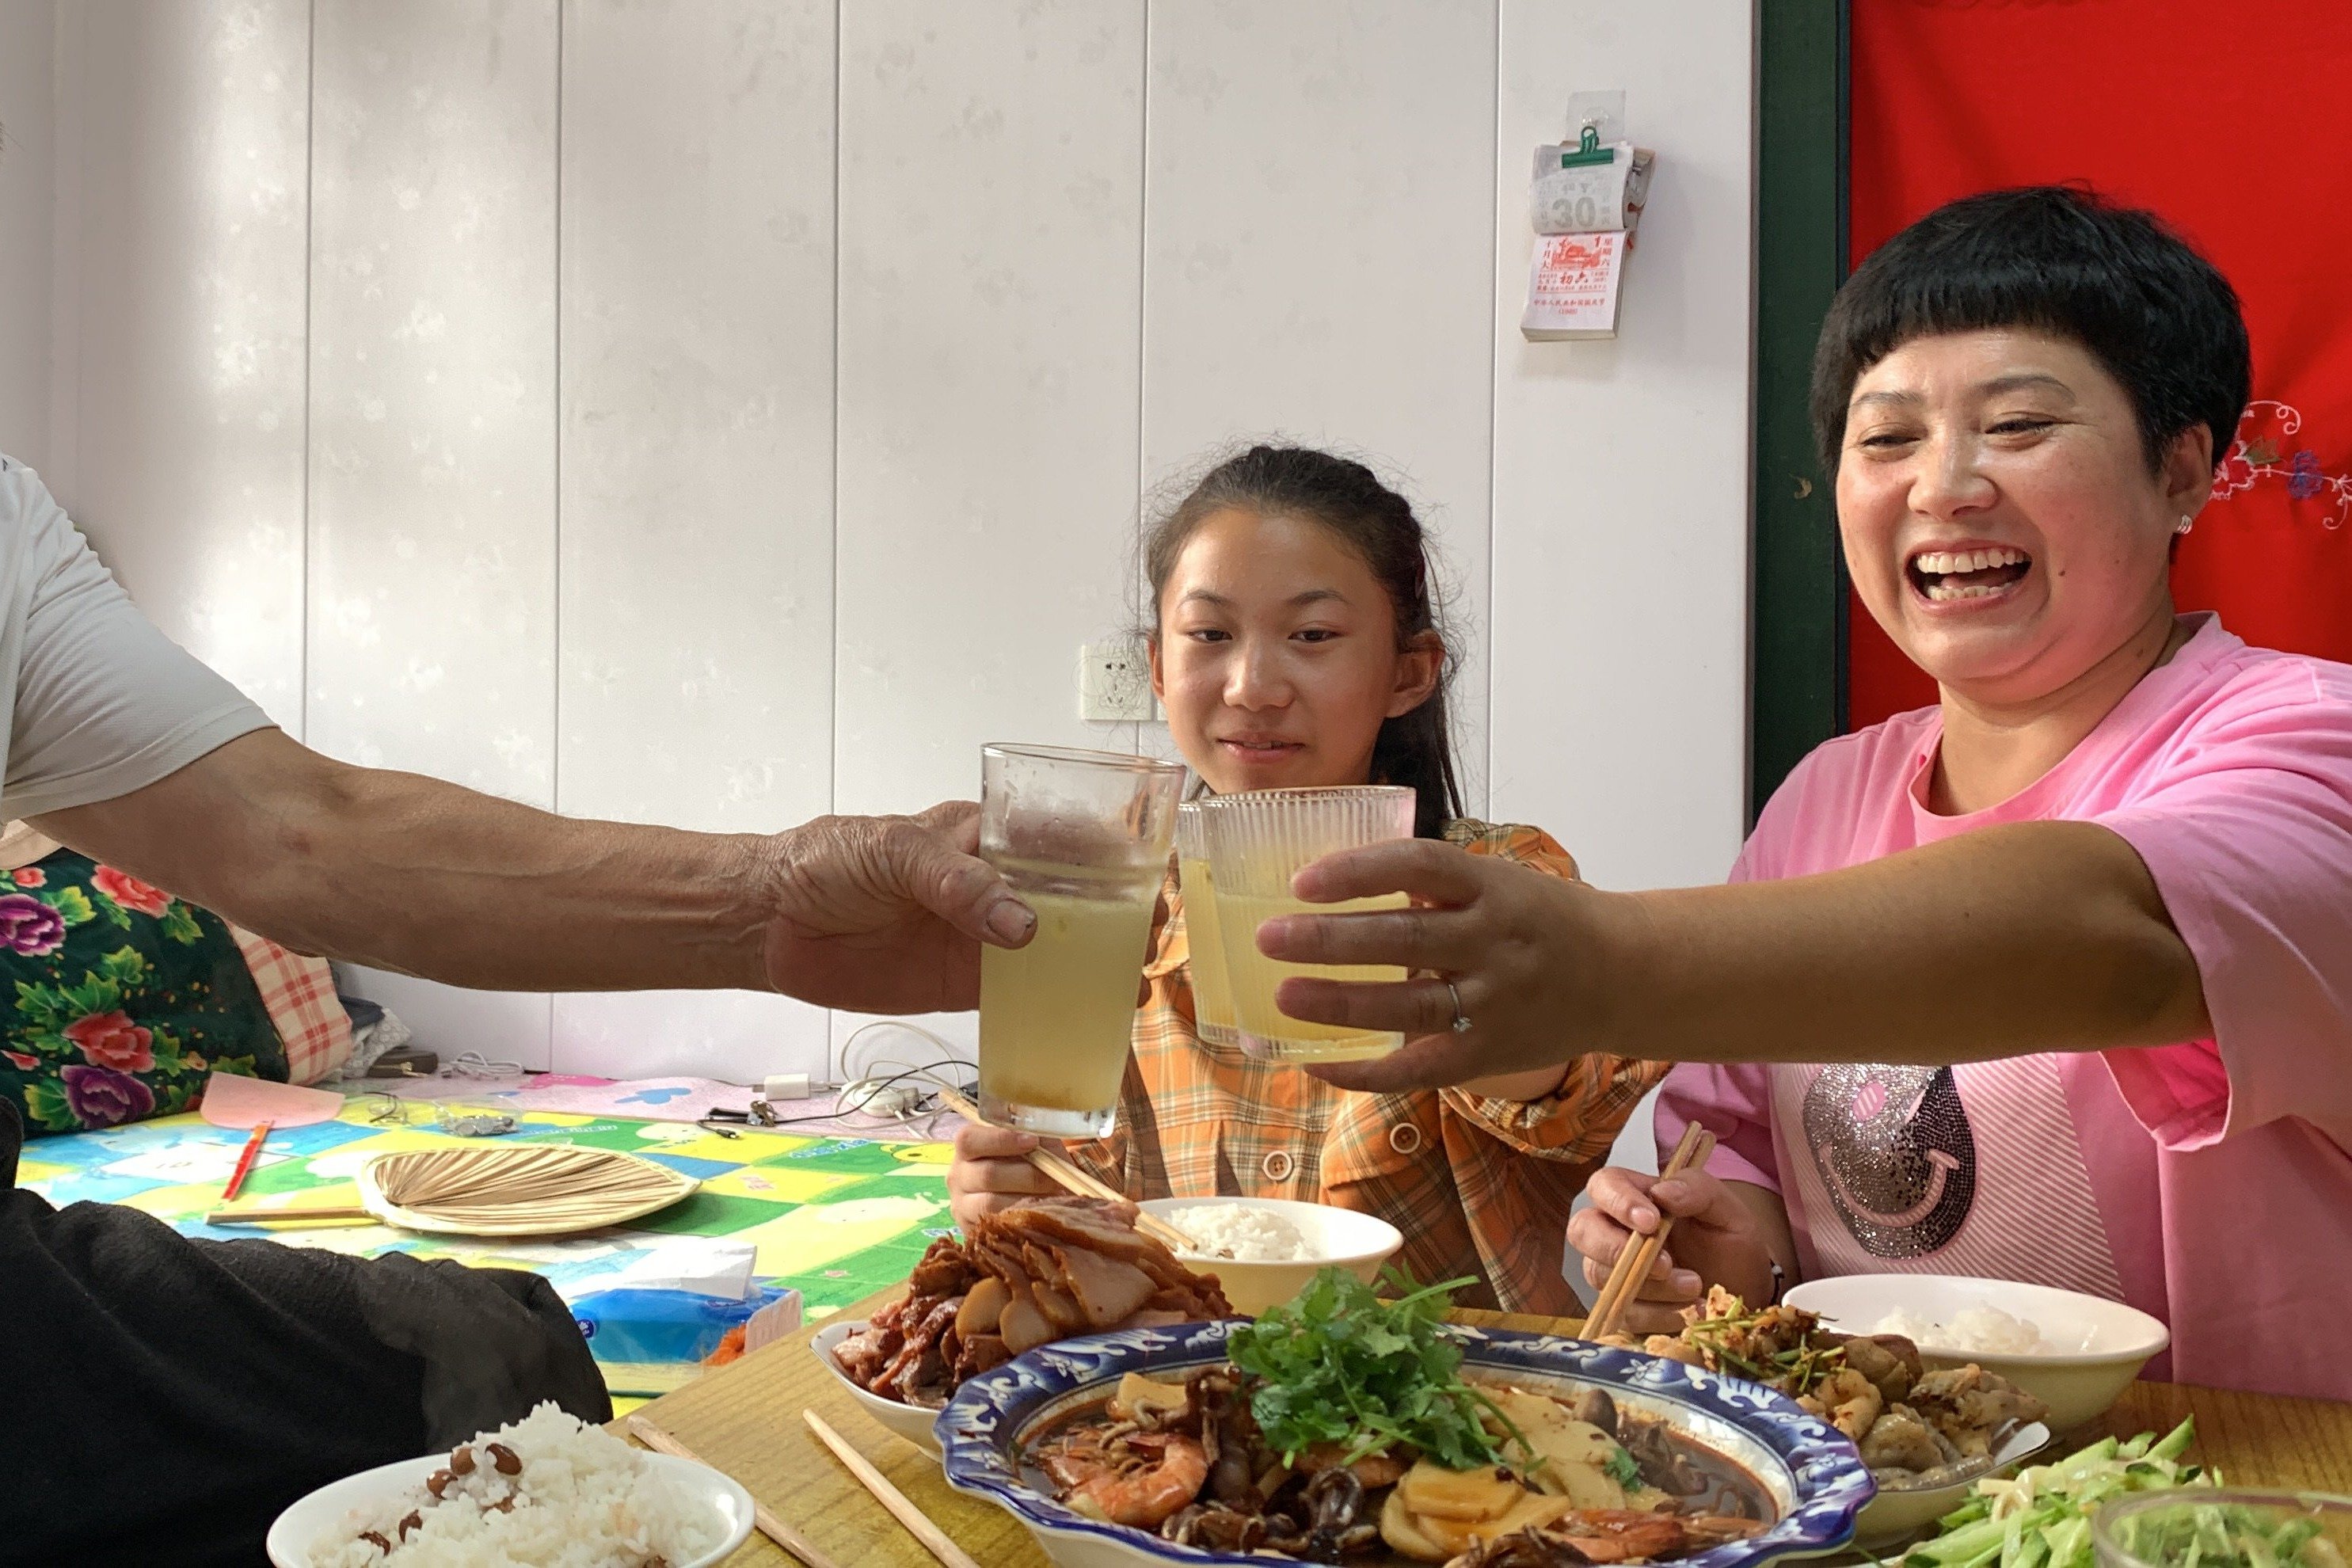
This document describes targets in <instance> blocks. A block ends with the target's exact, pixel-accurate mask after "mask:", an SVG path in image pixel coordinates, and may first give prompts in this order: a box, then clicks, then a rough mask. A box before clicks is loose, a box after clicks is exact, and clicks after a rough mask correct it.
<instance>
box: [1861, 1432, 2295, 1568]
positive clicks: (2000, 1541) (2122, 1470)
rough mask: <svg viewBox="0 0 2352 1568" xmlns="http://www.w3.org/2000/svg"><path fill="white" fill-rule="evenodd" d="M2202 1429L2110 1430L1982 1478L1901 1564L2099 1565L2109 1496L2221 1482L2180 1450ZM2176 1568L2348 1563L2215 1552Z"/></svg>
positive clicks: (1991, 1567)
mask: <svg viewBox="0 0 2352 1568" xmlns="http://www.w3.org/2000/svg"><path fill="white" fill-rule="evenodd" d="M2196 1435H2197V1431H2196V1424H2195V1422H2194V1421H2193V1420H2191V1421H2183V1422H2182V1423H2181V1424H2180V1425H2179V1426H2176V1427H2174V1428H2173V1429H2172V1431H2171V1432H2169V1433H2168V1434H2167V1435H2166V1436H2164V1437H2163V1438H2162V1439H2161V1440H2159V1439H2158V1437H2157V1436H2156V1434H2155V1433H2153V1432H2143V1433H2141V1434H2140V1435H2139V1436H2137V1437H2134V1438H2133V1439H2131V1441H2129V1442H2127V1443H2125V1442H2118V1441H2117V1440H2116V1439H2115V1438H2113V1437H2107V1438H2103V1439H2102V1440H2100V1441H2099V1442H2096V1443H2094V1444H2092V1445H2091V1446H2090V1447H2087V1448H2084V1449H2081V1450H2080V1451H2078V1452H2076V1453H2074V1454H2070V1455H2068V1456H2067V1457H2066V1458H2063V1459H2060V1460H2058V1461H2056V1462H2055V1463H2053V1464H2048V1465H2032V1466H2029V1467H2028V1468H2025V1469H2023V1470H2021V1471H2019V1472H2018V1474H2017V1477H2016V1479H2013V1480H2003V1479H1985V1480H1981V1481H1979V1482H1978V1483H1977V1495H1976V1496H1975V1497H1974V1498H1972V1499H1970V1500H1969V1501H1968V1502H1967V1503H1965V1504H1964V1505H1962V1506H1961V1507H1960V1508H1958V1509H1957V1510H1954V1511H1953V1512H1951V1513H1948V1514H1946V1515H1945V1516H1944V1518H1943V1520H1942V1521H1940V1525H1941V1528H1940V1533H1938V1534H1937V1536H1936V1537H1935V1538H1934V1539H1932V1540H1930V1541H1927V1542H1923V1543H1922V1544H1920V1545H1918V1546H1915V1547H1913V1548H1912V1549H1911V1550H1910V1551H1909V1552H1906V1554H1905V1555H1904V1557H1903V1560H1902V1568H1996V1565H1998V1568H2092V1564H2093V1561H2094V1552H2093V1551H2092V1546H2091V1516H2092V1515H2093V1514H2095V1513H2096V1512H2098V1511H2099V1509H2100V1508H2101V1507H2102V1506H2103V1505H2105V1503H2107V1502H2109V1501H2111V1500H2114V1499H2116V1498H2119V1497H2124V1496H2127V1495H2129V1494H2132V1493H2136V1492H2155V1491H2171V1490H2175V1489H2186V1488H2210V1487H2214V1486H2217V1485H2219V1484H2220V1482H2219V1479H2218V1478H2216V1477H2215V1476H2213V1475H2212V1474H2211V1472H2210V1471H2207V1470H2204V1469H2201V1468H2199V1467H2198V1466H2195V1465H2192V1464H2189V1463H2187V1462H2186V1461H2185V1460H2184V1459H2183V1458H2181V1456H2182V1455H2184V1454H2186V1453H2187V1452H2188V1451H2189V1444H2190V1443H2191V1442H2192V1441H2194V1440H2195V1438H2196ZM2177 1568H2341V1565H2340V1564H2323V1563H2308V1564H2305V1563H2293V1562H2289V1561H2286V1560H2281V1561H2279V1562H2276V1563H2262V1562H2260V1561H2258V1560H2254V1559H2251V1558H2250V1559H2247V1560H2244V1561H2242V1562H2241V1563H2236V1564H2231V1563H2229V1562H2227V1561H2225V1560H2222V1559H2220V1558H2213V1559H2208V1560H2206V1562H2205V1563H2203V1564H2201V1565H2200V1564H2198V1563H2180V1564H2179V1565H2177Z"/></svg>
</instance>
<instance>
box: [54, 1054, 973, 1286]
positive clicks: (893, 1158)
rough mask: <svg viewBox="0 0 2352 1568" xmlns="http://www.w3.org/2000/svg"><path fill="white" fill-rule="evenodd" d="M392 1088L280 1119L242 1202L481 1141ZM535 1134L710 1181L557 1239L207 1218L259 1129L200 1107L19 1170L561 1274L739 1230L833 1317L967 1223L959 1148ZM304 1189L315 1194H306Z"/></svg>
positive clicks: (772, 1136) (337, 1182)
mask: <svg viewBox="0 0 2352 1568" xmlns="http://www.w3.org/2000/svg"><path fill="white" fill-rule="evenodd" d="M382 1106H383V1100H381V1099H378V1100H374V1101H373V1102H371V1101H370V1100H359V1099H355V1100H352V1101H351V1102H350V1103H349V1104H348V1105H346V1106H345V1107H344V1110H343V1112H342V1115H341V1117H340V1118H339V1119H338V1120H336V1121H325V1122H320V1123H317V1124H315V1125H313V1126H310V1127H296V1128H289V1129H286V1130H283V1131H276V1132H273V1133H271V1134H270V1137H269V1142H268V1146H267V1148H266V1150H265V1152H264V1153H263V1156H262V1161H261V1163H260V1164H259V1165H257V1167H256V1168H255V1170H254V1172H253V1173H252V1175H250V1176H249V1177H247V1180H246V1184H245V1190H244V1191H243V1192H242V1193H240V1194H238V1197H237V1206H238V1207H240V1208H243V1207H245V1206H247V1205H249V1204H254V1203H258V1202H266V1201H267V1200H268V1199H271V1198H279V1197H285V1198H292V1199H293V1200H294V1201H297V1202H299V1203H300V1204H303V1205H311V1206H323V1205H329V1204H333V1203H336V1202H338V1201H341V1202H348V1203H356V1202H357V1201H358V1194H357V1191H356V1189H355V1188H354V1187H353V1186H352V1179H353V1177H354V1176H355V1175H356V1174H357V1173H358V1171H359V1169H360V1167H361V1166H362V1165H363V1164H365V1163H367V1161H368V1160H370V1159H371V1158H373V1156H375V1155H377V1154H383V1153H389V1152H392V1151H394V1150H399V1149H425V1148H436V1147H443V1146H446V1145H449V1144H452V1143H464V1142H481V1140H477V1139H459V1138H454V1137H452V1136H450V1135H448V1134H446V1133H443V1132H441V1131H438V1130H437V1129H436V1127H435V1126H434V1123H433V1110H432V1107H431V1106H430V1105H427V1104H423V1103H417V1102H409V1103H407V1104H406V1106H405V1108H404V1111H403V1112H402V1114H404V1115H405V1116H406V1117H407V1119H408V1120H407V1121H406V1122H404V1123H395V1122H378V1121H371V1120H370V1117H371V1116H372V1115H373V1114H376V1113H377V1110H378V1108H381V1107H382ZM514 1114H515V1115H516V1118H517V1121H518V1122H519V1123H520V1131H517V1132H515V1133H513V1134H510V1135H509V1137H508V1138H506V1139H502V1140H500V1141H501V1142H517V1141H519V1142H528V1143H576V1144H584V1145H587V1146H590V1147H593V1148H599V1149H621V1150H626V1151H628V1152H631V1153H636V1154H643V1155H645V1156H646V1158H648V1159H651V1160H655V1161H658V1162H659V1163H662V1164H666V1165H669V1166H672V1167H674V1168H676V1169H677V1170H680V1171H683V1172H685V1173H688V1175H691V1176H694V1177H696V1178H698V1180H699V1181H700V1182H701V1183H702V1185H701V1187H700V1188H699V1189H698V1191H697V1192H696V1193H695V1194H694V1195H693V1196H692V1197H690V1198H688V1199H687V1200H686V1201H685V1202H683V1203H681V1204H677V1205H673V1206H672V1207H670V1208H667V1209H664V1210H663V1211H661V1212H660V1213H659V1214H656V1215H648V1216H647V1217H646V1218H645V1219H642V1220H637V1221H635V1222H633V1223H632V1224H630V1225H629V1226H625V1227H621V1228H617V1229H614V1230H608V1231H599V1232H596V1233H594V1234H593V1235H589V1236H584V1237H570V1238H565V1239H562V1240H551V1241H520V1242H516V1241H492V1240H487V1239H475V1238H468V1237H427V1236H418V1235H414V1234H411V1233H409V1232H406V1231H400V1230H394V1229H392V1228H390V1227H388V1226H334V1227H330V1226H324V1225H317V1226H278V1227H275V1228H273V1229H271V1230H269V1231H266V1232H265V1231H261V1230H257V1229H252V1228H247V1227H244V1226H239V1227H236V1228H234V1229H227V1228H216V1227H214V1226H208V1225H206V1224H205V1215H206V1213H208V1212H209V1211H210V1210H212V1209H214V1208H215V1207H217V1206H219V1204H220V1195H221V1187H222V1184H224V1183H225V1182H226V1180H227V1178H228V1175H229V1173H230V1170H231V1169H232V1168H233V1167H234V1166H235V1165H236V1158H237V1154H238V1152H239V1151H240V1150H241V1149H242V1148H243V1146H244V1143H245V1137H246V1135H245V1134H244V1133H242V1132H232V1131H224V1130H223V1129H221V1128H217V1127H214V1126H212V1125H210V1124H209V1123H207V1122H205V1121H204V1120H203V1119H202V1118H201V1117H198V1116H195V1115H182V1116H169V1117H163V1118H160V1119H158V1120H156V1121H142V1122H138V1123H135V1124H133V1125H131V1126H128V1127H118V1128H113V1129H110V1130H108V1131H103V1132H81V1133H75V1134H71V1135H68V1136H65V1137H57V1138H42V1139H37V1140H35V1141H34V1142H30V1143H28V1144H27V1145H26V1149H25V1154H24V1160H23V1162H22V1164H21V1167H20V1170H19V1172H18V1176H17V1180H18V1182H19V1183H20V1184H22V1185H24V1186H26V1187H28V1188H30V1189H31V1190H33V1191H35V1192H37V1193H39V1194H42V1195H43V1196H44V1197H46V1198H47V1199H48V1200H49V1202H51V1203H53V1204H57V1205H65V1204H69V1203H75V1202H79V1201H82V1200H85V1199H89V1200H95V1201H100V1202H107V1203H120V1204H125V1205H129V1206H131V1207H132V1208H137V1209H142V1210H144V1211H145V1212H147V1213H149V1214H152V1215H156V1216H157V1217H158V1218H161V1219H163V1220H164V1221H166V1222H168V1223H169V1224H171V1225H172V1226H173V1227H174V1228H176V1229H177V1230H179V1231H180V1232H181V1233H182V1234H183V1235H185V1236H197V1237H212V1238H215V1239H218V1240H234V1239H236V1238H239V1237H255V1236H261V1235H269V1236H272V1237H275V1238H276V1239H278V1240H280V1241H287V1242H291V1243H295V1244H297V1245H300V1246H306V1247H331V1248H332V1249H334V1250H336V1251H339V1252H346V1253H356V1254H361V1255H365V1256H374V1255H376V1254H379V1253H385V1252H407V1253H413V1254H415V1255H416V1256H419V1257H428V1258H456V1259H457V1260H459V1261H460V1262H464V1263H469V1264H477V1265H479V1264H504V1265H508V1266H510V1267H515V1268H530V1269H534V1270H536V1271H538V1272H539V1273H541V1274H543V1275H545V1276H547V1278H548V1279H551V1280H552V1281H553V1282H554V1283H555V1284H556V1286H557V1287H558V1288H559V1289H561V1288H562V1286H563V1285H564V1283H565V1281H566V1280H567V1279H575V1278H580V1277H583V1276H585V1275H588V1274H590V1273H592V1272H601V1271H603V1270H604V1268H609V1267H611V1266H612V1265H614V1263H616V1262H618V1261H621V1260H623V1258H624V1255H625V1254H628V1253H631V1252H642V1251H644V1250H645V1249H646V1248H647V1247H651V1246H653V1245H655V1244H656V1243H658V1242H662V1241H665V1240H667V1239H670V1238H672V1237H681V1236H701V1237H724V1238H726V1239H727V1240H729V1241H731V1242H737V1243H742V1244H748V1245H751V1246H754V1247H757V1248H758V1249H759V1260H758V1263H757V1264H756V1266H755V1270H756V1273H757V1275H758V1277H759V1278H761V1279H763V1280H767V1281H770V1282H772V1283H780V1284H784V1285H789V1286H792V1287H793V1288H794V1289H798V1290H799V1291H800V1292H801V1296H802V1300H803V1310H805V1312H806V1314H807V1315H808V1316H809V1317H810V1318H812V1319H814V1318H822V1317H824V1316H826V1315H828V1314H830V1313H831V1312H833V1311H835V1310H837V1309H839V1308H841V1307H844V1306H846V1305H848V1304H849V1303H850V1302H853V1301H856V1300H861V1299H863V1298H865V1297H866V1296H869V1295H872V1294H873V1293H874V1292H875V1291H877V1290H879V1289H883V1288H884V1287H885V1286H887V1285H891V1284H895V1283H897V1282H898V1281H899V1280H901V1279H905V1278H906V1277H907V1274H908V1270H909V1269H910V1268H913V1267H914V1264H915V1262H916V1260H917V1259H918V1258H920V1257H921V1256H922V1254H923V1249H924V1248H925V1247H929V1245H930V1242H931V1238H932V1237H939V1236H945V1235H947V1234H949V1233H950V1230H951V1229H952V1227H953V1222H952V1221H951V1220H950V1217H949V1214H948V1204H947V1181H946V1176H947V1166H948V1159H949V1153H950V1151H949V1148H948V1146H947V1145H945V1144H942V1143H884V1142H871V1141H868V1140H865V1139H855V1138H836V1137H810V1136H800V1135H794V1134H792V1133H787V1132H762V1131H743V1132H741V1133H740V1134H739V1135H738V1136H737V1137H734V1138H722V1137H719V1136H718V1135H716V1134H714V1133H710V1132H707V1131H704V1130H703V1129H701V1128H699V1127H698V1126H695V1125H693V1124H692V1123H690V1122H678V1121H637V1120H634V1119H629V1118H624V1117H616V1116H591V1115H583V1114H577V1113H571V1112H562V1111H552V1110H515V1111H514ZM297 1194H299V1196H297Z"/></svg>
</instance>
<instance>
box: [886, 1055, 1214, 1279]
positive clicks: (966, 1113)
mask: <svg viewBox="0 0 2352 1568" xmlns="http://www.w3.org/2000/svg"><path fill="white" fill-rule="evenodd" d="M932 1089H933V1092H935V1093H937V1094H938V1095H939V1097H940V1103H941V1104H943V1105H945V1106H946V1107H947V1108H948V1109H949V1110H952V1111H954V1112H955V1113H956V1114H957V1115H958V1116H961V1117H962V1118H963V1119H964V1120H965V1121H977V1122H981V1123H982V1124H986V1123H987V1121H988V1118H986V1117H985V1116H982V1114H981V1113H980V1107H978V1106H977V1105H974V1104H973V1103H972V1102H971V1100H966V1099H965V1098H964V1097H963V1096H962V1095H961V1094H960V1093H958V1092H957V1091H956V1090H954V1089H950V1088H949V1087H947V1085H945V1084H934V1085H933V1086H932ZM1028 1159H1029V1163H1031V1164H1032V1165H1034V1166H1036V1167H1037V1169H1039V1170H1040V1171H1043V1172H1045V1174H1046V1176H1047V1177H1048V1178H1050V1179H1051V1180H1053V1181H1054V1182H1055V1183H1056V1184H1059V1185H1060V1187H1061V1188H1062V1190H1063V1191H1064V1192H1066V1193H1075V1194H1077V1195H1078V1196H1079V1197H1082V1198H1106V1199H1108V1200H1109V1201H1110V1202H1112V1203H1115V1204H1132V1203H1133V1202H1134V1201H1135V1200H1134V1199H1132V1198H1130V1197H1129V1196H1128V1195H1127V1194H1125V1193H1122V1192H1120V1191H1119V1190H1118V1188H1116V1187H1114V1186H1112V1185H1111V1184H1109V1183H1108V1182H1105V1181H1100V1180H1097V1178H1096V1177H1095V1176H1094V1175H1093V1174H1092V1173H1089V1172H1087V1171H1085V1170H1082V1169H1080V1168H1079V1166H1078V1165H1077V1164H1076V1163H1075V1162H1073V1161H1072V1160H1071V1159H1070V1158H1069V1156H1068V1155H1066V1154H1064V1153H1062V1152H1059V1151H1058V1150H1054V1149H1048V1148H1046V1147H1045V1145H1044V1144H1042V1143H1041V1144H1039V1145H1038V1146H1037V1147H1036V1148H1034V1149H1032V1150H1030V1151H1029V1155H1028ZM1135 1228H1136V1229H1138V1230H1139V1231H1141V1232H1142V1233H1143V1234H1144V1235H1146V1236H1148V1237H1151V1239H1152V1240H1154V1241H1156V1242H1159V1243H1160V1245H1162V1246H1164V1247H1168V1248H1169V1249H1171V1251H1175V1252H1191V1253H1198V1252H1199V1251H1200V1245H1199V1244H1198V1243H1197V1242H1195V1241H1194V1240H1193V1239H1192V1237H1189V1236H1186V1235H1185V1234H1184V1233H1183V1232H1182V1231H1181V1230H1178V1229H1177V1228H1176V1227H1175V1226H1172V1225H1170V1224H1169V1223H1168V1222H1167V1221H1166V1220H1164V1219H1161V1218H1160V1217H1159V1216H1158V1215H1151V1214H1146V1213H1144V1212H1143V1211H1142V1210H1141V1209H1138V1210H1137V1211H1136V1214H1135Z"/></svg>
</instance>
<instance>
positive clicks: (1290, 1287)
mask: <svg viewBox="0 0 2352 1568" xmlns="http://www.w3.org/2000/svg"><path fill="white" fill-rule="evenodd" d="M1141 1206H1142V1208H1143V1210H1144V1212H1146V1213H1147V1214H1150V1215H1155V1216H1156V1217H1158V1218H1160V1219H1162V1220H1165V1221H1167V1222H1168V1223H1169V1224H1170V1225H1171V1226H1175V1227H1176V1228H1177V1229H1178V1230H1180V1231H1181V1232H1183V1233H1184V1234H1185V1235H1186V1236H1188V1237H1192V1240H1193V1242H1194V1244H1195V1245H1194V1246H1193V1247H1191V1248H1183V1247H1180V1248H1178V1249H1177V1251H1176V1256H1177V1257H1178V1258H1181V1259H1182V1260H1183V1261H1184V1263H1185V1264H1186V1265H1187V1266H1188V1267H1190V1268H1194V1269H1196V1270H1198V1271H1199V1272H1201V1273H1202V1274H1213V1275H1215V1276H1216V1277H1217V1279H1218V1282H1219V1283H1220V1284H1222V1285H1223V1287H1224V1288H1225V1295H1226V1297H1227V1299H1228V1300H1231V1301H1232V1302H1233V1304H1234V1310H1235V1311H1237V1312H1241V1313H1244V1314H1245V1315H1248V1316H1253V1317H1255V1315H1256V1314H1258V1313H1260V1312H1263V1311H1265V1310H1267V1309H1268V1308H1270V1307H1277V1306H1280V1305H1281V1304H1282V1303H1283V1302H1285V1301H1287V1300H1290V1299H1291V1298H1292V1297H1293V1296H1296V1295H1297V1294H1298V1292H1299V1291H1300V1290H1302V1289H1305V1288H1306V1286H1307V1281H1308V1280H1310V1279H1314V1278H1315V1276H1316V1274H1317V1273H1318V1272H1319V1271H1320V1270H1322V1269H1325V1268H1333V1267H1337V1268H1345V1269H1347V1270H1348V1271H1349V1273H1351V1274H1353V1275H1355V1276H1356V1278H1358V1279H1363V1280H1366V1281H1371V1280H1375V1279H1378V1278H1379V1275H1380V1271H1381V1265H1382V1264H1384V1263H1386V1262H1387V1261H1388V1260H1389V1259H1390V1258H1393V1257H1395V1256H1396V1252H1397V1248H1399V1247H1402V1246H1403V1245H1404V1237H1403V1236H1402V1235H1401V1234H1399V1232H1398V1230H1397V1227H1396V1226H1392V1225H1391V1224H1389V1222H1388V1221H1386V1220H1384V1219H1381V1218H1378V1217H1376V1216H1374V1215H1368V1214H1359V1213H1357V1212H1356V1211H1355V1210H1354V1209H1343V1208H1335V1207H1333V1206H1332V1205H1329V1204H1303V1203H1297V1202H1295V1201H1293V1200H1291V1199H1288V1198H1227V1197H1215V1198H1151V1199H1148V1200H1147V1201H1145V1202H1144V1204H1143V1205H1141Z"/></svg>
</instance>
